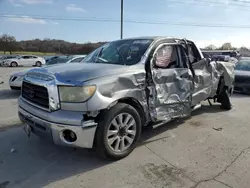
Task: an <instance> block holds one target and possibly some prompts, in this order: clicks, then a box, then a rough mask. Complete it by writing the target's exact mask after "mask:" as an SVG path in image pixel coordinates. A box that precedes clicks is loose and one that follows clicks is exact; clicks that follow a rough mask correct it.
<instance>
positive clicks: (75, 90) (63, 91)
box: [58, 86, 96, 102]
mask: <svg viewBox="0 0 250 188" xmlns="http://www.w3.org/2000/svg"><path fill="white" fill-rule="evenodd" d="M58 90H59V95H60V101H61V102H85V101H87V100H88V99H89V98H90V97H92V96H93V95H94V93H95V91H96V86H82V87H79V86H76V87H74V86H58Z"/></svg>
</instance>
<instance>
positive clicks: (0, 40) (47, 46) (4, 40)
mask: <svg viewBox="0 0 250 188" xmlns="http://www.w3.org/2000/svg"><path fill="white" fill-rule="evenodd" d="M104 43H105V42H98V43H85V44H77V43H70V42H66V41H64V40H55V39H44V40H40V39H34V40H26V41H16V39H15V37H13V36H9V35H7V34H3V35H1V36H0V51H3V52H4V53H5V52H7V51H9V52H10V53H12V52H13V53H15V54H17V53H16V52H14V51H21V52H34V53H35V54H37V53H41V54H47V53H53V54H55V53H58V54H88V53H89V52H91V51H93V50H94V49H96V48H98V47H99V46H101V45H102V44H104Z"/></svg>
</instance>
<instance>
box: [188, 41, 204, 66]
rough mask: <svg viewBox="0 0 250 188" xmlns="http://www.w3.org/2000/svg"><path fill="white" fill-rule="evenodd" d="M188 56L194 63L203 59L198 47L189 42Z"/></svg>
mask: <svg viewBox="0 0 250 188" xmlns="http://www.w3.org/2000/svg"><path fill="white" fill-rule="evenodd" d="M188 58H189V61H190V62H191V63H192V64H193V63H196V62H198V61H200V60H201V56H200V54H199V52H198V50H197V48H196V47H195V46H194V44H192V43H191V44H188Z"/></svg>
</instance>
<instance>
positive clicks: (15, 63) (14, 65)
mask: <svg viewBox="0 0 250 188" xmlns="http://www.w3.org/2000/svg"><path fill="white" fill-rule="evenodd" d="M10 66H11V67H18V64H17V62H15V61H13V62H11V63H10Z"/></svg>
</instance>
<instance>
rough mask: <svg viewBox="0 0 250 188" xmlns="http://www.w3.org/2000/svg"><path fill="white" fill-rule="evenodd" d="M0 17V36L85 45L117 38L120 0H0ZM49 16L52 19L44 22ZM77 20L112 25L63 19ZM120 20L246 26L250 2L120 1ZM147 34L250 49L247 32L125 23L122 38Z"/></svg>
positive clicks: (212, 0) (223, 0) (238, 29)
mask: <svg viewBox="0 0 250 188" xmlns="http://www.w3.org/2000/svg"><path fill="white" fill-rule="evenodd" d="M0 15H1V17H0V33H7V34H10V35H13V36H15V37H16V39H17V40H27V39H34V38H40V39H43V38H55V39H63V40H66V41H70V42H78V43H84V42H88V41H91V42H97V41H109V40H114V39H118V38H119V37H120V24H119V22H117V21H118V20H119V19H120V0H0ZM17 16H18V17H17ZM34 17H36V18H38V17H39V19H34ZM51 17H53V18H54V19H53V20H52V19H48V18H51ZM59 18H61V19H62V20H58V19H59ZM76 18H77V19H83V18H85V19H86V18H87V19H92V20H93V19H94V20H95V19H105V20H113V21H114V22H107V21H103V22H97V21H86V20H85V21H73V20H65V19H76ZM124 20H125V21H138V22H150V23H155V22H158V23H159V22H167V23H179V22H183V23H187V24H190V23H191V24H194V25H197V24H198V25H201V24H205V25H215V24H217V25H221V24H224V25H230V26H237V25H249V26H250V22H249V20H250V1H249V2H248V0H244V1H242V0H241V1H240V2H239V0H200V1H198V0H154V1H153V0H124ZM147 35H153V36H156V35H161V36H162V35H163V36H176V37H186V38H189V39H192V40H195V41H196V42H197V43H198V44H199V46H200V47H204V46H206V45H209V44H211V43H212V44H215V45H217V46H219V45H221V44H222V43H224V42H232V44H233V45H234V46H237V47H238V46H247V47H250V27H249V28H239V27H238V28H219V27H218V28H216V27H197V26H195V27H194V26H183V25H171V24H166V23H165V24H163V23H162V24H141V23H128V22H125V23H124V37H134V36H147Z"/></svg>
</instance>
